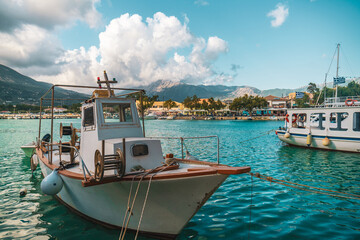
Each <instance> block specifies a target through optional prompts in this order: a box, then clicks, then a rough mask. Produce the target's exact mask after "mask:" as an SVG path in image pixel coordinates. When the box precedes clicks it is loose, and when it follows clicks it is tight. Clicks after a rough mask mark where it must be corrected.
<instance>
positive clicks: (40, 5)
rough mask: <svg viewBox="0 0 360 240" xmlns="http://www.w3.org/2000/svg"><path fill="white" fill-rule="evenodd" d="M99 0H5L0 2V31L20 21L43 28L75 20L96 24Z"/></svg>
mask: <svg viewBox="0 0 360 240" xmlns="http://www.w3.org/2000/svg"><path fill="white" fill-rule="evenodd" d="M98 1H99V0H77V1H73V0H61V1H59V0H46V1H38V0H8V1H0V31H2V32H11V31H13V30H14V29H16V28H19V27H20V28H21V26H22V25H23V24H31V25H36V26H39V27H41V28H45V29H53V28H54V27H56V26H66V25H69V24H72V23H74V22H75V21H76V20H80V21H85V22H86V23H87V24H88V25H89V26H90V27H96V26H97V25H98V24H99V23H100V21H101V15H100V13H99V12H97V10H96V8H95V4H96V3H97V2H98Z"/></svg>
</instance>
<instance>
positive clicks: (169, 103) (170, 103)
mask: <svg viewBox="0 0 360 240" xmlns="http://www.w3.org/2000/svg"><path fill="white" fill-rule="evenodd" d="M164 107H165V108H167V109H168V110H170V109H172V108H173V107H176V102H174V101H173V100H171V99H169V100H166V101H165V102H164Z"/></svg>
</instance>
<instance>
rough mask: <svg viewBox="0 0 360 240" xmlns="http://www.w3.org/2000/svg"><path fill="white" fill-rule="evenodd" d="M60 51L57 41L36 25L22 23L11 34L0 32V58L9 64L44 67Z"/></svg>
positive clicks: (51, 61) (56, 56)
mask: <svg viewBox="0 0 360 240" xmlns="http://www.w3.org/2000/svg"><path fill="white" fill-rule="evenodd" d="M62 53H63V50H62V48H61V45H60V43H59V41H58V40H57V39H56V38H55V37H54V36H53V35H51V34H50V33H49V32H48V31H46V30H44V29H42V28H39V27H37V26H34V25H23V26H22V27H21V28H18V29H15V30H14V31H13V32H12V34H9V33H2V32H0V59H1V60H2V62H3V63H4V64H7V65H9V66H17V67H28V66H42V67H45V66H49V65H51V64H53V63H54V62H55V60H56V58H58V57H59V55H61V54H62Z"/></svg>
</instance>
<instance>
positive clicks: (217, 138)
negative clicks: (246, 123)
mask: <svg viewBox="0 0 360 240" xmlns="http://www.w3.org/2000/svg"><path fill="white" fill-rule="evenodd" d="M147 138H150V139H179V140H180V143H181V159H184V145H185V144H184V140H186V139H202V138H216V147H217V154H216V158H217V164H220V151H219V149H220V140H219V137H218V136H216V135H213V136H200V137H147Z"/></svg>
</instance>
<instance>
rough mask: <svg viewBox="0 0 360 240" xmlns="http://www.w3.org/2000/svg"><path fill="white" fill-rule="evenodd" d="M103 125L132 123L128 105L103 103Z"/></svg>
mask: <svg viewBox="0 0 360 240" xmlns="http://www.w3.org/2000/svg"><path fill="white" fill-rule="evenodd" d="M102 107H103V114H104V120H105V123H118V122H127V123H130V122H133V116H132V112H131V105H130V103H103V104H102Z"/></svg>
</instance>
